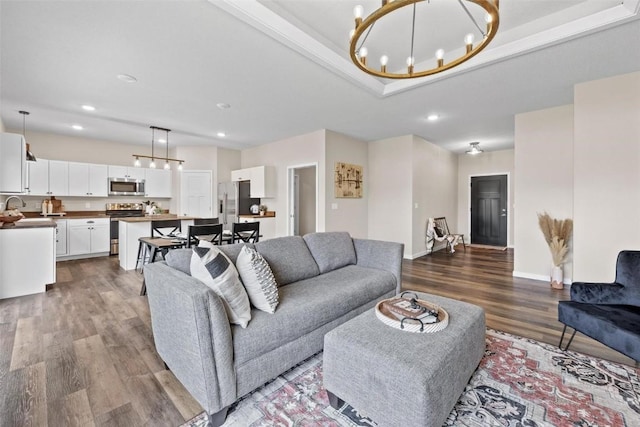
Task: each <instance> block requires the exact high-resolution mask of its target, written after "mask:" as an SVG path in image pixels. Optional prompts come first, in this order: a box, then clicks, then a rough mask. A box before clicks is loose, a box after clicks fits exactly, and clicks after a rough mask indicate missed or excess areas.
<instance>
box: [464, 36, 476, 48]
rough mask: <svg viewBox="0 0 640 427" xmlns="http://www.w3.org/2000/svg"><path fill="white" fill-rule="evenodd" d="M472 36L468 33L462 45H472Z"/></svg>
mask: <svg viewBox="0 0 640 427" xmlns="http://www.w3.org/2000/svg"><path fill="white" fill-rule="evenodd" d="M473 40H474V37H473V34H471V33H469V34H467V35H466V36H464V44H466V45H467V46H469V45H472V44H473Z"/></svg>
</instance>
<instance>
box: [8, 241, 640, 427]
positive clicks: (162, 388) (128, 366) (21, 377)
mask: <svg viewBox="0 0 640 427" xmlns="http://www.w3.org/2000/svg"><path fill="white" fill-rule="evenodd" d="M512 264H513V253H512V251H496V250H488V249H477V248H467V251H466V252H456V253H455V254H453V255H449V254H446V253H444V252H436V253H435V254H433V255H431V256H426V257H422V258H419V259H416V260H413V261H405V262H404V265H403V269H404V271H403V287H404V289H413V290H419V291H424V292H428V293H433V294H438V295H443V296H448V297H452V298H457V299H461V300H464V301H468V302H471V303H474V304H477V305H480V306H482V307H484V308H485V310H486V314H487V325H488V326H489V327H491V328H494V329H500V330H503V331H507V332H511V333H513V334H517V335H522V336H526V337H530V338H534V339H537V340H540V341H544V342H547V343H551V344H557V342H558V339H559V336H560V332H561V331H562V328H561V326H560V324H559V323H558V322H557V320H556V319H557V301H558V300H561V299H565V298H568V291H567V290H564V291H555V290H552V289H550V287H549V286H548V284H546V283H542V282H537V281H532V280H525V279H517V278H513V277H512V276H511V271H512ZM141 283H142V277H141V276H140V275H139V274H137V273H135V272H132V271H131V272H125V271H123V270H121V269H120V268H119V266H118V260H117V258H116V257H102V258H93V259H86V260H77V261H65V262H60V263H58V282H57V283H56V284H55V285H54V286H52V288H51V289H50V290H49V291H47V292H46V293H45V294H38V295H31V296H26V297H20V298H13V299H7V300H1V301H0V426H2V427H4V426H25V425H32V426H39V427H41V426H65V427H66V426H94V425H95V426H106V425H108V426H141V425H152V426H178V425H180V424H181V423H182V422H183V421H184V420H187V419H189V418H191V417H193V416H194V415H196V414H198V413H200V412H201V411H202V409H201V407H200V405H199V404H198V403H197V402H196V401H195V400H194V399H193V398H192V397H191V396H190V395H189V393H188V392H187V391H186V390H185V389H184V387H182V385H181V384H180V383H179V382H178V381H177V380H176V379H175V377H174V376H173V375H172V374H171V372H170V371H167V370H165V369H164V366H163V363H162V360H160V358H159V357H158V355H157V354H156V352H155V349H154V344H153V336H152V333H151V319H150V315H149V307H148V304H147V299H146V297H141V296H139V295H138V294H139V292H140V286H141ZM572 349H573V350H576V351H581V352H584V353H587V354H592V355H595V356H598V357H602V358H605V359H609V360H613V361H618V362H622V363H627V364H631V365H632V364H633V361H632V360H631V359H628V358H626V357H624V356H622V355H620V354H619V353H617V352H615V351H613V350H610V349H608V348H607V347H604V346H602V345H600V344H598V343H596V342H595V341H593V340H590V339H588V338H585V337H582V336H577V337H576V339H575V340H574V343H573V344H572Z"/></svg>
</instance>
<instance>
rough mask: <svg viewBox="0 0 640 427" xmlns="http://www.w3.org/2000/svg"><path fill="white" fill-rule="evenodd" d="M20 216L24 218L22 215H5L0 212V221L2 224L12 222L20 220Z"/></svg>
mask: <svg viewBox="0 0 640 427" xmlns="http://www.w3.org/2000/svg"><path fill="white" fill-rule="evenodd" d="M22 218H24V217H23V216H22V215H12V216H9V215H6V216H5V215H4V214H0V222H1V223H3V224H8V223H13V222H16V221H19V220H21V219H22Z"/></svg>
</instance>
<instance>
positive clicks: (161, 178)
mask: <svg viewBox="0 0 640 427" xmlns="http://www.w3.org/2000/svg"><path fill="white" fill-rule="evenodd" d="M144 171H145V181H144V189H145V196H147V197H159V198H170V197H171V171H170V170H165V169H145V170H144Z"/></svg>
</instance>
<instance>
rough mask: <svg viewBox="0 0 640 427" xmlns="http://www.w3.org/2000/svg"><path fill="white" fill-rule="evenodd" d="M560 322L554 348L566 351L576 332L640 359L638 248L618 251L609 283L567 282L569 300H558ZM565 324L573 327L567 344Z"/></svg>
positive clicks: (639, 271)
mask: <svg viewBox="0 0 640 427" xmlns="http://www.w3.org/2000/svg"><path fill="white" fill-rule="evenodd" d="M558 320H559V321H560V322H562V323H564V329H563V330H562V337H560V343H559V344H558V347H560V348H561V349H562V350H567V349H568V348H569V346H570V345H571V341H573V337H574V336H575V334H576V331H578V332H581V333H583V334H584V335H587V336H588V337H591V338H593V339H594V340H596V341H599V342H601V343H602V344H604V345H606V346H608V347H611V348H612V349H614V350H616V351H619V352H620V353H622V354H624V355H626V356H629V357H630V358H632V359H633V360H635V361H636V364H637V362H638V361H640V251H621V252H620V253H619V254H618V261H617V263H616V280H615V282H613V283H584V282H574V283H572V284H571V300H570V301H560V302H559V303H558ZM567 326H569V327H571V328H573V329H574V331H573V334H572V335H571V338H570V339H569V342H568V343H567V345H566V346H565V347H564V348H562V341H563V339H564V334H565V332H566V330H567Z"/></svg>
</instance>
